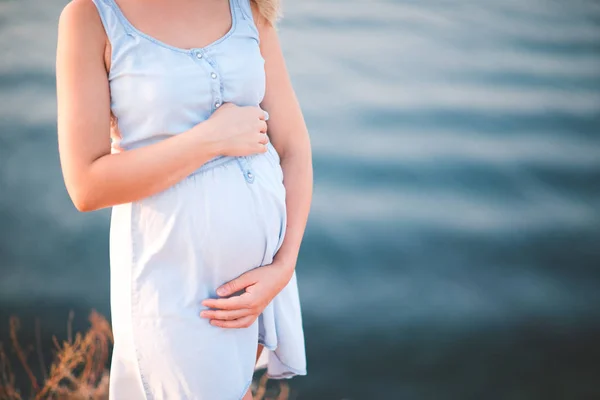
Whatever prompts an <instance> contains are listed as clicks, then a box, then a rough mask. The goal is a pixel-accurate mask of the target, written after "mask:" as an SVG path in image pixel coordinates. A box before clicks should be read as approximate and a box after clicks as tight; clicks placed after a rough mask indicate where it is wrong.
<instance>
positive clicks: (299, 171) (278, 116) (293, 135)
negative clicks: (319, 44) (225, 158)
mask: <svg viewBox="0 0 600 400" xmlns="http://www.w3.org/2000/svg"><path fill="white" fill-rule="evenodd" d="M252 4H253V5H254V3H252ZM254 11H255V13H254V14H255V16H256V18H255V19H256V20H257V27H258V31H259V34H260V49H261V53H262V55H263V58H264V59H265V73H266V82H267V83H266V85H267V86H266V93H265V98H264V99H263V102H262V104H261V107H262V108H263V109H265V110H267V111H268V112H269V116H270V118H269V121H268V123H267V125H268V127H269V136H270V138H271V141H272V143H273V146H274V147H275V148H276V149H277V151H278V153H279V155H280V157H281V167H282V169H283V175H284V185H285V188H286V206H287V220H288V222H287V228H286V234H285V238H284V241H283V244H282V246H281V248H280V249H279V251H278V252H277V254H276V256H275V262H277V263H280V264H281V266H282V267H284V268H290V269H294V268H295V266H296V260H297V258H298V252H299V251H300V243H301V242H302V237H303V235H304V230H305V228H306V222H307V219H308V214H309V210H310V205H311V200H312V189H313V170H312V154H311V146H310V139H309V134H308V130H307V128H306V123H305V122H304V117H303V115H302V110H301V108H300V105H299V104H298V99H297V98H296V94H295V92H294V89H293V87H292V83H291V80H290V77H289V74H288V71H287V67H286V64H285V60H284V58H283V53H282V51H281V46H280V43H279V38H278V35H277V31H276V29H275V27H274V26H273V25H272V24H270V23H269V22H267V21H266V20H265V19H264V18H262V17H260V16H259V14H258V11H257V10H254Z"/></svg>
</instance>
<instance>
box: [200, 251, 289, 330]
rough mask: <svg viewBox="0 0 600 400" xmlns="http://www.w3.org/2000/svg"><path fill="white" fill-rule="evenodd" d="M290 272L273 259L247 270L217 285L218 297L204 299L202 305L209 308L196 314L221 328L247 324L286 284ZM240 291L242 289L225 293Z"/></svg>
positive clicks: (251, 321) (243, 326)
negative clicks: (235, 294) (237, 294)
mask: <svg viewBox="0 0 600 400" xmlns="http://www.w3.org/2000/svg"><path fill="white" fill-rule="evenodd" d="M292 273H293V268H290V267H289V266H287V265H282V264H280V263H277V262H274V263H273V264H269V265H265V266H262V267H258V268H255V269H253V270H250V271H248V272H246V273H244V274H243V275H240V276H239V277H238V278H236V279H234V280H232V281H230V282H227V283H225V284H224V285H222V286H221V287H219V288H218V289H217V295H219V296H220V297H221V298H219V299H206V300H204V301H203V302H202V305H203V306H205V307H208V308H211V309H212V310H204V311H202V312H201V313H200V316H201V317H202V318H208V319H210V323H211V325H214V326H218V327H221V328H247V327H249V326H250V325H252V323H253V322H254V321H255V320H256V318H258V316H259V315H260V314H261V313H262V312H263V310H264V309H265V307H266V306H267V305H268V304H269V303H270V302H271V300H273V298H274V297H275V296H277V294H278V293H279V292H280V291H281V290H282V289H283V288H284V287H285V285H287V283H288V282H289V281H290V279H291V277H292ZM244 290H245V291H244ZM240 291H244V293H242V294H240V295H239V296H232V297H227V296H231V295H233V294H234V293H237V292H240Z"/></svg>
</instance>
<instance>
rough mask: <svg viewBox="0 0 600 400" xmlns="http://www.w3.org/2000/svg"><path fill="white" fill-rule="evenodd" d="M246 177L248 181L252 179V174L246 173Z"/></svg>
mask: <svg viewBox="0 0 600 400" xmlns="http://www.w3.org/2000/svg"><path fill="white" fill-rule="evenodd" d="M246 176H247V177H248V178H249V179H252V177H253V176H254V175H252V172H250V171H248V173H247V174H246Z"/></svg>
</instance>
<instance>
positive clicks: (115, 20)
mask: <svg viewBox="0 0 600 400" xmlns="http://www.w3.org/2000/svg"><path fill="white" fill-rule="evenodd" d="M92 2H93V3H94V4H95V5H96V8H97V9H98V14H99V15H100V19H101V20H102V25H103V26H104V30H105V31H106V36H107V37H108V40H109V41H110V43H111V46H112V47H113V53H114V51H115V47H116V46H117V45H118V44H119V43H120V42H121V41H122V39H123V37H124V36H125V35H132V32H131V31H130V30H129V28H128V27H127V25H125V24H123V21H122V20H121V18H120V17H119V13H118V12H117V11H118V6H117V5H116V3H114V0H92Z"/></svg>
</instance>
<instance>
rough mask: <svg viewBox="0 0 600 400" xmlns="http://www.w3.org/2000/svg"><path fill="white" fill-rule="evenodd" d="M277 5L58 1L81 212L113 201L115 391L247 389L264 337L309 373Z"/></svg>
mask: <svg viewBox="0 0 600 400" xmlns="http://www.w3.org/2000/svg"><path fill="white" fill-rule="evenodd" d="M276 6H277V4H276V3H275V0H257V2H256V4H255V3H254V2H251V0H73V1H72V2H71V3H69V4H68V5H67V6H66V7H65V8H64V10H63V12H62V14H61V17H60V21H59V29H58V30H59V34H58V48H57V64H56V73H57V96H58V142H59V149H60V159H61V165H62V169H63V175H64V179H65V183H66V187H67V190H68V192H69V194H70V196H71V199H72V200H73V203H74V204H75V206H76V207H77V209H79V210H80V211H92V210H98V209H101V208H106V207H112V216H111V228H110V275H111V277H110V285H111V286H110V289H111V314H112V324H113V332H114V338H115V346H114V350H113V358H112V366H111V374H110V398H111V399H112V400H142V399H166V400H187V399H202V400H229V399H231V400H237V399H243V400H248V399H252V394H251V392H250V389H249V387H250V383H251V380H252V374H253V371H254V369H255V365H256V363H257V358H258V357H259V356H260V354H261V352H262V351H263V347H264V348H265V350H264V351H265V354H263V357H261V361H262V360H263V359H264V356H265V355H266V356H267V368H268V369H267V373H268V374H269V376H271V377H273V378H279V379H281V378H289V377H292V376H294V375H302V374H305V373H306V362H305V353H304V338H303V331H302V321H301V313H300V303H299V299H298V289H297V284H296V277H295V272H294V271H295V265H296V260H297V257H298V251H299V249H300V243H301V240H302V236H303V234H304V229H305V226H306V221H307V218H308V214H309V208H310V203H311V197H312V163H311V149H310V141H309V135H308V133H307V129H306V126H305V123H304V119H303V116H302V113H301V110H300V107H299V105H298V102H297V99H296V96H295V94H294V90H293V88H292V85H291V83H290V79H289V76H288V73H287V69H286V66H285V62H284V59H283V56H282V52H281V48H280V45H279V40H278V36H277V31H276V29H275V28H274V16H275V15H276V13H277V7H276ZM267 120H268V122H267ZM267 132H268V134H267Z"/></svg>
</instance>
